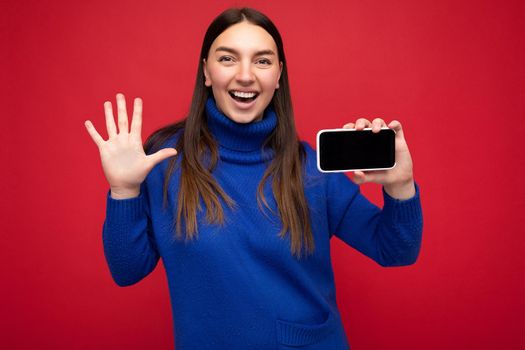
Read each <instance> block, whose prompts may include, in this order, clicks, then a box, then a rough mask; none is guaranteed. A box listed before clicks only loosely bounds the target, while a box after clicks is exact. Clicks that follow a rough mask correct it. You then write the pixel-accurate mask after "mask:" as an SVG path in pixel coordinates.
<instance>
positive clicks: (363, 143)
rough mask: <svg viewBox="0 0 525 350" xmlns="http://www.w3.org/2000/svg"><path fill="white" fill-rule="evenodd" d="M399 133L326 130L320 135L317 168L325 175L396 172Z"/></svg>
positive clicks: (365, 130)
mask: <svg viewBox="0 0 525 350" xmlns="http://www.w3.org/2000/svg"><path fill="white" fill-rule="evenodd" d="M395 136H396V132H395V131H394V130H392V129H389V128H381V130H380V131H379V132H378V133H373V132H372V129H371V128H365V129H363V130H359V131H358V130H355V129H325V130H320V131H319V132H318V133H317V168H318V169H319V171H322V172H326V173H328V172H342V171H357V170H360V171H370V170H385V169H392V168H393V167H394V166H395V165H396V159H395V154H396V152H395V147H396V143H395Z"/></svg>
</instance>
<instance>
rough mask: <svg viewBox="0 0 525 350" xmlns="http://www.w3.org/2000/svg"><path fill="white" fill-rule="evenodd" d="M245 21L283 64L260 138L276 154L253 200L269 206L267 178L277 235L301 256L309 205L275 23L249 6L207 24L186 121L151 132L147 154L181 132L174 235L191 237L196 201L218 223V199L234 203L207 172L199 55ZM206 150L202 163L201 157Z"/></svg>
mask: <svg viewBox="0 0 525 350" xmlns="http://www.w3.org/2000/svg"><path fill="white" fill-rule="evenodd" d="M242 21H248V22H250V23H252V24H255V25H258V26H260V27H262V28H263V29H265V30H266V31H267V32H268V33H269V34H270V35H271V36H272V37H273V39H274V41H275V43H276V46H277V51H278V56H279V60H280V61H281V62H282V65H283V66H282V72H281V77H280V79H279V89H277V90H276V91H275V93H274V96H273V98H272V101H271V102H270V103H271V106H272V107H273V108H274V110H275V113H276V114H277V126H276V128H275V130H274V131H273V132H272V133H271V135H270V136H269V137H268V139H267V140H266V141H265V146H267V147H271V148H272V149H273V151H274V154H275V157H274V159H273V160H272V161H271V163H270V164H269V165H268V168H267V169H266V171H265V173H264V176H263V178H262V180H261V182H260V183H259V186H258V191H257V202H258V204H259V207H260V208H261V210H262V209H263V208H262V206H263V205H264V206H266V207H267V208H268V209H270V207H269V205H268V202H267V201H266V198H265V197H264V193H263V185H264V183H265V181H266V180H267V179H268V178H272V192H273V195H274V197H275V199H276V203H277V207H278V210H279V216H280V218H281V222H282V229H281V232H280V233H279V235H280V237H281V238H284V237H285V235H286V233H287V232H290V240H291V252H292V254H293V255H294V256H296V257H297V258H299V259H300V258H301V256H302V254H303V250H306V252H307V253H308V254H311V253H313V251H314V247H315V246H314V240H313V235H312V231H311V227H310V215H309V209H308V204H307V202H306V198H305V195H304V189H303V163H304V161H305V151H304V148H303V146H302V144H301V143H300V142H299V139H298V136H297V132H296V129H295V123H294V114H293V108H292V100H291V95H290V85H289V83H288V71H287V65H286V57H285V55H284V49H283V42H282V39H281V35H280V34H279V32H278V30H277V28H276V27H275V25H274V24H273V23H272V22H271V20H270V19H269V18H268V17H266V16H265V15H264V14H262V13H261V12H259V11H257V10H254V9H250V8H241V9H236V8H232V9H228V10H226V11H224V12H223V13H221V14H220V15H219V16H218V17H217V18H215V20H214V21H213V22H212V23H211V24H210V26H209V27H208V30H207V31H206V34H205V36H204V40H203V44H202V49H201V54H200V59H199V67H198V69H197V78H196V82H195V89H194V90H193V97H192V101H191V105H190V110H189V113H188V116H187V117H186V119H184V120H183V121H181V122H178V123H174V124H171V125H168V126H166V127H164V128H161V129H159V130H157V131H155V132H154V133H153V134H152V135H151V136H150V137H149V138H148V140H147V141H146V143H145V145H144V148H145V150H146V153H149V152H153V151H156V150H157V149H159V148H160V147H162V145H163V144H164V143H165V142H166V141H167V140H168V139H169V138H171V137H172V136H174V135H175V134H177V133H180V137H179V139H178V141H177V144H176V148H177V151H178V154H179V157H181V158H182V159H181V160H180V166H181V177H180V179H181V180H180V191H179V196H178V201H177V210H176V214H175V215H174V217H175V221H176V222H175V227H176V230H175V231H176V235H177V237H178V238H181V235H182V233H181V231H182V229H181V227H182V224H184V227H185V234H186V239H192V238H194V236H196V234H197V232H198V225H197V212H198V211H200V210H201V205H200V200H201V198H202V201H203V202H204V205H205V206H206V220H207V221H208V222H210V223H215V224H221V223H223V221H224V214H223V208H222V205H221V201H220V199H222V200H223V201H224V202H225V203H226V205H228V206H230V207H233V206H234V202H233V200H232V199H231V198H230V197H229V196H228V194H227V193H225V192H224V191H223V189H222V188H221V187H220V185H219V184H218V183H217V181H216V180H215V179H214V178H213V176H212V175H211V171H212V170H213V168H214V167H215V166H216V164H217V162H218V159H219V156H218V151H217V144H216V141H215V140H214V139H213V136H212V135H211V133H210V132H209V130H208V127H207V122H206V112H205V103H206V100H207V99H208V96H210V93H211V92H210V91H211V90H210V89H211V88H209V87H206V86H205V85H204V73H203V59H206V58H207V57H208V52H209V50H210V47H211V45H212V43H213V41H214V40H215V38H217V37H218V36H219V35H220V34H221V33H222V32H223V31H225V30H226V29H227V28H229V27H230V26H232V25H234V24H236V23H239V22H242ZM204 154H206V161H205V162H204V161H203V156H204ZM176 163H177V159H176V158H175V157H174V158H171V159H170V160H169V165H168V168H167V171H166V176H165V179H164V192H163V193H164V204H166V201H167V196H168V183H169V179H170V177H171V175H172V173H173V171H174V169H175V164H176Z"/></svg>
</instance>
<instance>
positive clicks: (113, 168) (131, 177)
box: [85, 94, 177, 198]
mask: <svg viewBox="0 0 525 350" xmlns="http://www.w3.org/2000/svg"><path fill="white" fill-rule="evenodd" d="M104 112H105V115H106V128H107V132H108V140H107V141H104V139H103V138H102V137H101V136H100V134H99V133H98V132H97V130H96V129H95V127H94V126H93V124H92V123H91V121H89V120H87V121H86V122H85V125H86V128H87V131H88V132H89V135H90V136H91V138H92V139H93V141H94V142H95V144H96V145H97V147H98V149H99V151H100V159H101V161H102V168H103V170H104V175H105V176H106V179H107V180H108V182H109V185H110V187H111V195H112V197H114V198H129V197H134V196H137V195H138V194H139V192H140V184H141V183H142V182H143V181H144V179H145V178H146V176H147V175H148V173H149V172H150V171H151V169H153V167H154V166H155V165H156V164H158V163H159V162H161V161H162V160H164V159H166V158H168V157H171V156H174V155H176V154H177V151H176V150H175V149H174V148H164V149H161V150H160V151H158V152H156V153H154V154H151V155H146V153H144V148H143V146H142V137H141V131H142V100H141V99H140V98H135V100H134V103H133V117H132V120H131V128H129V127H128V114H127V111H126V100H125V98H124V95H122V94H117V113H118V132H117V127H116V125H115V118H114V116H113V109H112V106H111V102H109V101H106V102H105V103H104Z"/></svg>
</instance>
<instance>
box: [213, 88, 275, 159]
mask: <svg viewBox="0 0 525 350" xmlns="http://www.w3.org/2000/svg"><path fill="white" fill-rule="evenodd" d="M206 114H207V116H208V129H209V130H210V132H211V133H212V135H213V137H214V138H215V140H216V141H217V143H218V144H219V145H220V146H221V147H223V148H227V149H228V150H231V151H237V152H253V151H259V152H260V151H262V145H263V143H264V141H265V140H266V139H267V138H268V136H270V133H271V132H272V131H273V130H274V129H275V126H276V125H277V115H276V114H275V112H274V110H273V109H272V108H271V107H268V108H266V110H265V111H264V115H263V119H262V120H260V121H257V122H251V123H247V124H241V123H236V122H234V121H233V120H231V119H230V118H228V117H227V116H225V115H224V114H223V113H222V112H221V111H219V109H218V108H217V105H216V103H215V100H214V99H213V98H212V97H209V98H208V100H207V101H206Z"/></svg>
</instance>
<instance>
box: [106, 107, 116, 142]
mask: <svg viewBox="0 0 525 350" xmlns="http://www.w3.org/2000/svg"><path fill="white" fill-rule="evenodd" d="M104 115H105V116H106V129H107V130H108V138H110V139H112V138H114V137H116V136H117V126H116V125H115V118H114V117H113V106H111V102H109V101H106V102H104Z"/></svg>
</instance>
